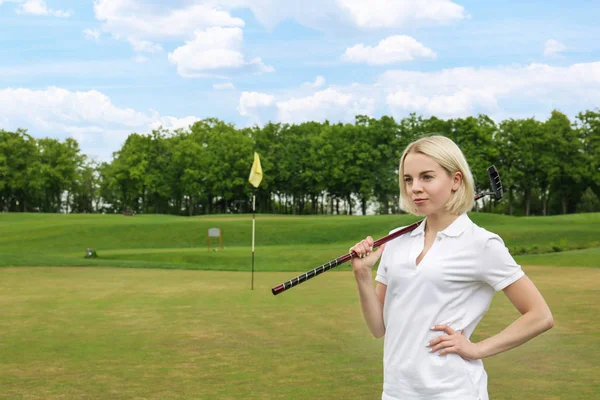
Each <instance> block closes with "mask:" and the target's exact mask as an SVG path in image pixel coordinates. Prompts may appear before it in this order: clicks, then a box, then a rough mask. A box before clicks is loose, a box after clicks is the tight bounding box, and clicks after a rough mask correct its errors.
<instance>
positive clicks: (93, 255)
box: [85, 248, 98, 258]
mask: <svg viewBox="0 0 600 400" xmlns="http://www.w3.org/2000/svg"><path fill="white" fill-rule="evenodd" d="M85 258H98V254H97V253H96V250H95V249H89V248H88V249H85Z"/></svg>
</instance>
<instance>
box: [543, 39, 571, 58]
mask: <svg viewBox="0 0 600 400" xmlns="http://www.w3.org/2000/svg"><path fill="white" fill-rule="evenodd" d="M566 49H567V46H565V45H564V44H562V43H561V42H559V41H556V40H554V39H549V40H547V41H546V43H545V44H544V55H545V56H553V55H556V54H558V53H560V52H563V51H565V50H566Z"/></svg>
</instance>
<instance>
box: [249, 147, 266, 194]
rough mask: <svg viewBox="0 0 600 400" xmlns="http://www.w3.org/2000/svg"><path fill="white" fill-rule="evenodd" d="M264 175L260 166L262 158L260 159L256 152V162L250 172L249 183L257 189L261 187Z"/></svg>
mask: <svg viewBox="0 0 600 400" xmlns="http://www.w3.org/2000/svg"><path fill="white" fill-rule="evenodd" d="M262 177H263V173H262V168H261V166H260V158H258V153H257V152H254V162H253V163H252V169H251V170H250V177H249V178H248V182H250V183H251V184H252V186H254V187H255V188H257V187H258V185H260V182H261V181H262Z"/></svg>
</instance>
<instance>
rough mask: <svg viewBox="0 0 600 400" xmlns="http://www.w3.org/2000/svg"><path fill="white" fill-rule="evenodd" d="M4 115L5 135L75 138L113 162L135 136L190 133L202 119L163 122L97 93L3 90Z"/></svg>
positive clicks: (0, 96)
mask: <svg viewBox="0 0 600 400" xmlns="http://www.w3.org/2000/svg"><path fill="white" fill-rule="evenodd" d="M0 110H1V111H0V122H1V123H2V128H4V129H7V130H14V129H17V128H27V129H28V130H29V132H30V133H31V134H32V135H34V136H46V135H50V136H52V137H57V136H62V137H59V138H60V139H64V137H65V135H66V136H69V135H70V136H72V137H74V138H76V139H77V140H78V142H79V143H80V145H81V149H82V151H83V152H84V153H86V154H88V155H95V156H99V157H100V158H101V159H102V160H109V159H110V156H111V154H112V152H113V151H115V150H117V149H118V148H119V146H121V145H122V143H123V141H124V140H125V139H126V138H127V136H128V135H129V134H131V133H132V132H138V133H147V132H149V131H150V130H151V129H156V128H158V127H159V126H161V125H162V126H163V127H164V128H166V129H178V128H187V127H188V126H189V125H190V124H192V123H194V122H195V121H198V120H199V119H200V118H197V117H194V116H188V117H184V118H176V117H170V116H162V117H161V116H160V115H159V114H158V113H157V112H140V111H136V110H133V109H131V108H122V107H119V106H117V105H115V104H113V103H112V101H111V100H110V98H109V97H108V96H106V95H105V94H103V93H101V92H98V91H95V90H90V91H87V92H73V91H69V90H66V89H63V88H58V87H48V88H47V89H45V90H31V89H23V88H19V89H3V90H0ZM31 110H36V112H35V113H31ZM61 134H62V135H61Z"/></svg>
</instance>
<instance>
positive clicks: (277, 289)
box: [271, 165, 503, 295]
mask: <svg viewBox="0 0 600 400" xmlns="http://www.w3.org/2000/svg"><path fill="white" fill-rule="evenodd" d="M487 173H488V177H489V179H490V185H491V188H492V191H491V192H483V193H479V194H476V195H475V198H474V200H479V199H480V198H482V197H484V196H488V195H490V196H494V198H495V200H496V201H497V200H500V199H501V198H502V196H503V190H502V183H501V182H500V175H499V174H498V170H497V169H496V167H495V166H493V165H492V166H490V167H489V168H488V169H487ZM421 222H423V220H421V221H418V222H415V223H414V224H412V225H409V226H407V227H405V228H402V229H400V230H398V231H396V232H392V233H390V234H389V235H387V236H385V237H382V238H381V239H378V240H376V241H375V243H373V248H374V249H375V248H377V247H379V246H381V245H382V244H384V243H386V242H389V241H390V240H392V239H395V238H397V237H398V236H402V235H404V234H405V233H407V232H410V231H412V230H413V229H415V228H416V227H417V226H419V225H420V224H421ZM356 256H357V255H356V253H354V252H352V253H348V254H344V255H343V256H341V257H338V258H336V259H335V260H331V261H329V262H328V263H325V264H323V265H319V266H318V267H317V268H315V269H312V270H310V271H308V272H305V273H303V274H300V275H298V276H297V277H295V278H292V279H290V280H289V281H287V282H283V283H281V284H279V285H277V286H274V287H273V288H271V292H273V294H274V295H278V294H279V293H281V292H285V291H286V290H288V289H290V288H293V287H294V286H297V285H299V284H301V283H302V282H306V281H307V280H309V279H312V278H314V277H315V276H317V275H320V274H322V273H323V272H325V271H329V270H330V269H332V268H335V267H337V266H338V265H341V264H343V263H345V262H347V261H350V260H351V259H352V257H356Z"/></svg>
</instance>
